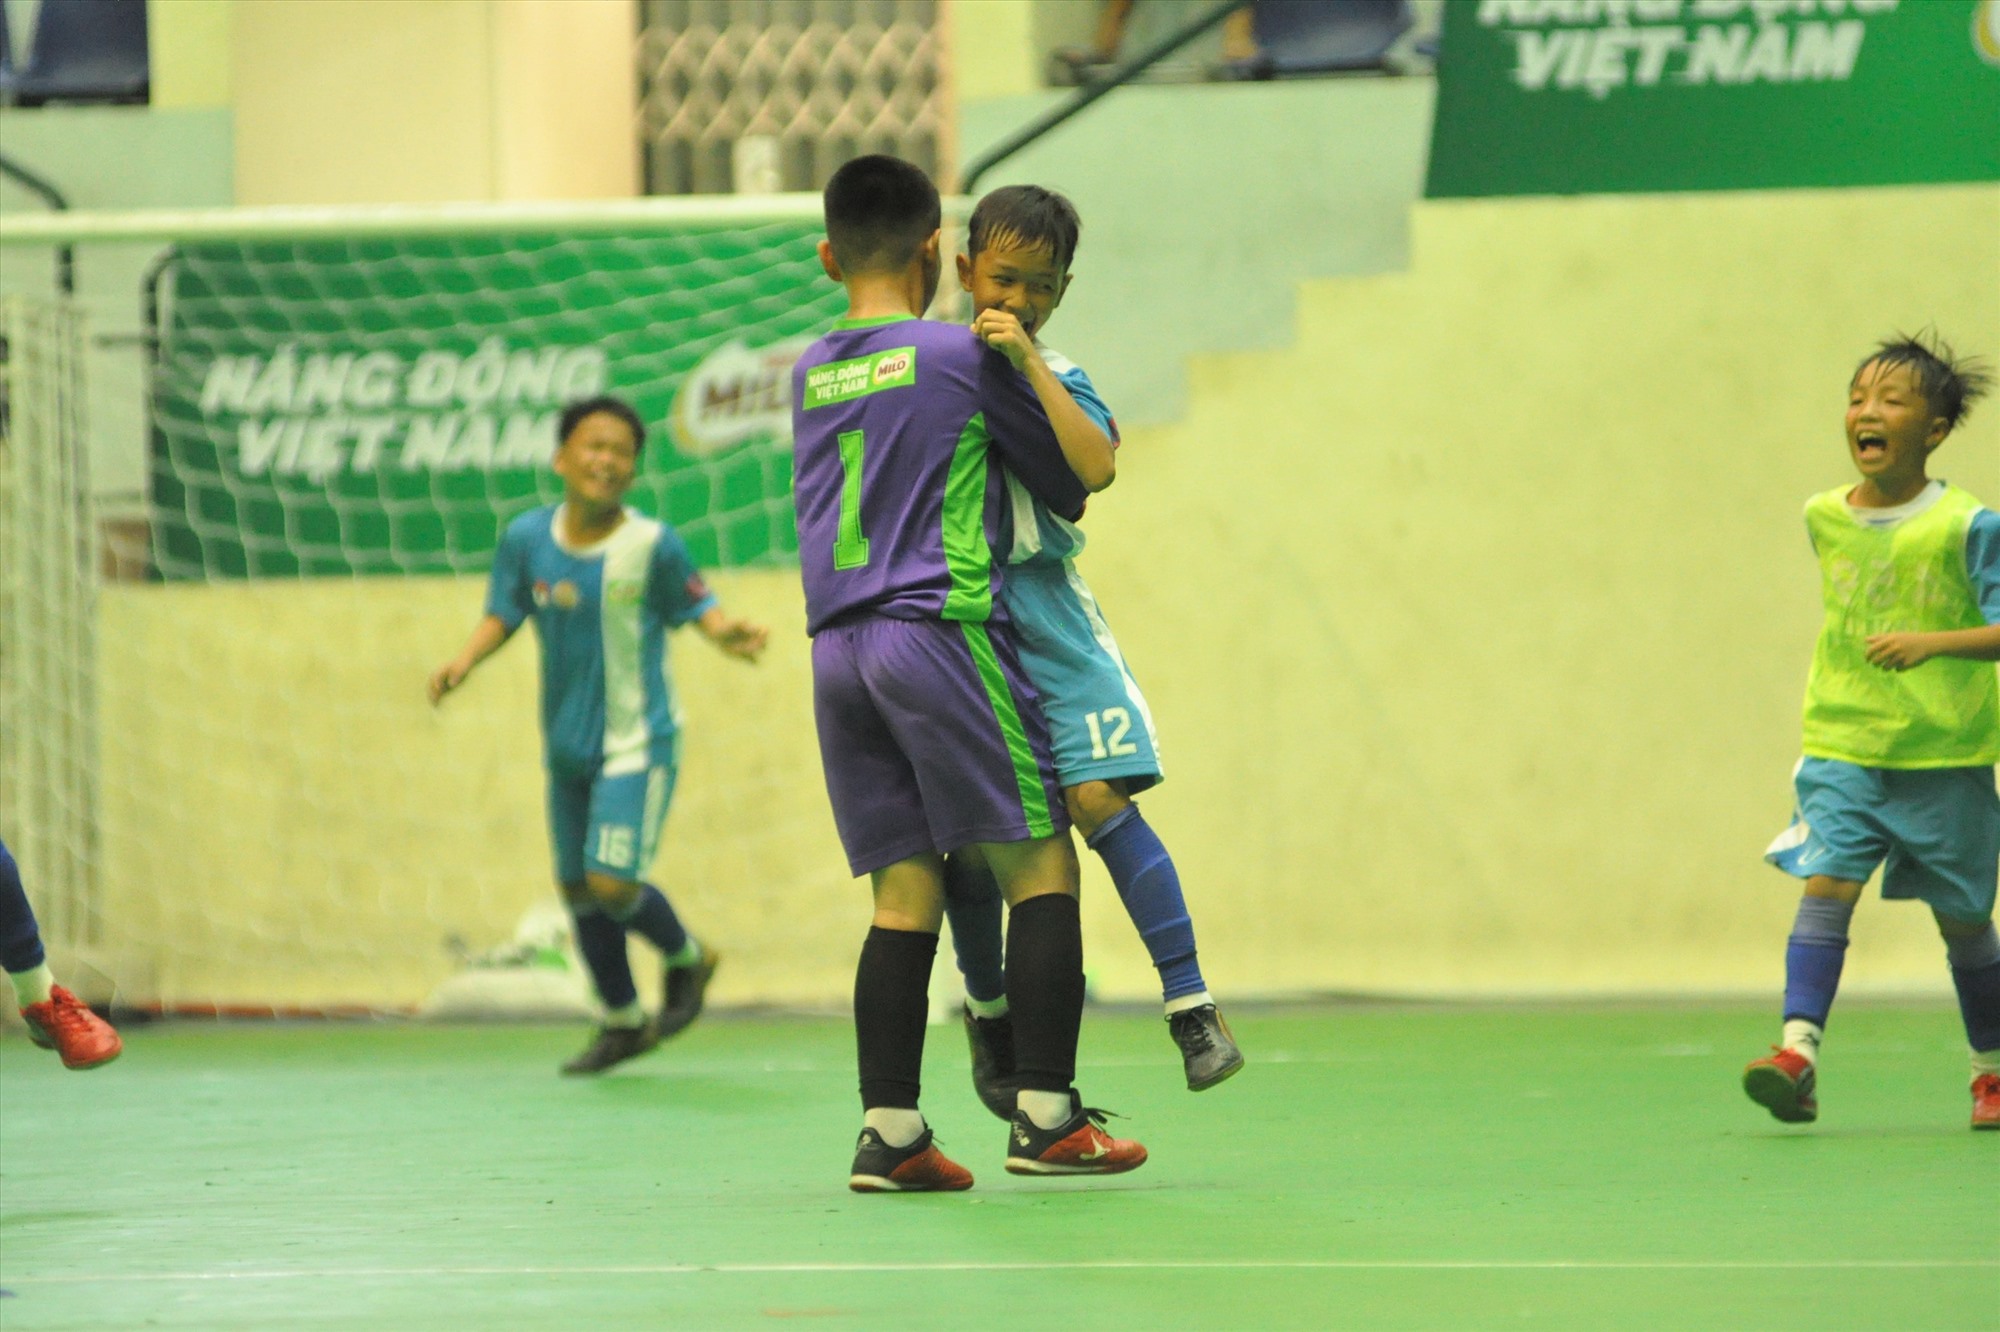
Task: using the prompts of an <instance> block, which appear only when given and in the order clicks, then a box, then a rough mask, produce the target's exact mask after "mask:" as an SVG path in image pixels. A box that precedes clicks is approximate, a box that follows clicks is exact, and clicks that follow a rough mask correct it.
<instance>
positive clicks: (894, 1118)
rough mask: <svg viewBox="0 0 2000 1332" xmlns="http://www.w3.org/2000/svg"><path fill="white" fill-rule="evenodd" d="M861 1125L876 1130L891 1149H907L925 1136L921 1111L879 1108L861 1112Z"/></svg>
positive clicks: (887, 1107)
mask: <svg viewBox="0 0 2000 1332" xmlns="http://www.w3.org/2000/svg"><path fill="white" fill-rule="evenodd" d="M861 1125H862V1127H863V1128H872V1129H874V1130H875V1131H876V1132H877V1133H879V1134H880V1135H881V1136H882V1141H883V1142H886V1143H888V1144H889V1145H890V1146H891V1147H907V1146H909V1145H910V1144H911V1143H913V1142H915V1141H916V1140H917V1139H918V1138H921V1137H923V1136H924V1114H923V1111H921V1110H903V1109H898V1108H896V1107H894V1106H878V1107H877V1108H875V1109H873V1110H864V1111H862V1112H861Z"/></svg>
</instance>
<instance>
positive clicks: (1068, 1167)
mask: <svg viewBox="0 0 2000 1332" xmlns="http://www.w3.org/2000/svg"><path fill="white" fill-rule="evenodd" d="M1070 1107H1071V1110H1070V1117H1069V1118H1068V1119H1066V1120H1064V1121H1063V1122H1062V1123H1061V1124H1059V1125H1057V1126H1056V1127H1055V1128H1052V1129H1044V1128H1036V1127H1035V1121H1034V1120H1032V1119H1029V1118H1028V1116H1027V1113H1026V1112H1025V1111H1019V1110H1017V1111H1015V1112H1014V1123H1013V1127H1012V1128H1011V1129H1009V1130H1008V1133H1007V1173H1008V1174H1010V1175H1118V1174H1123V1173H1124V1172H1125V1171H1127V1170H1137V1169H1138V1168H1139V1167H1140V1166H1142V1165H1144V1164H1146V1149H1145V1148H1144V1147H1141V1146H1140V1145H1139V1144H1138V1143H1136V1142H1131V1141H1128V1140H1127V1139H1124V1138H1114V1137H1112V1136H1111V1135H1110V1134H1108V1133H1106V1132H1105V1131H1104V1120H1105V1118H1106V1112H1105V1111H1103V1110H1093V1109H1091V1108H1090V1107H1088V1106H1086V1105H1085V1104H1084V1103H1083V1098H1082V1097H1080V1096H1078V1095H1077V1094H1076V1093H1075V1092H1071V1093H1070Z"/></svg>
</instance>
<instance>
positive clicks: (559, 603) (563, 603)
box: [549, 578, 582, 610]
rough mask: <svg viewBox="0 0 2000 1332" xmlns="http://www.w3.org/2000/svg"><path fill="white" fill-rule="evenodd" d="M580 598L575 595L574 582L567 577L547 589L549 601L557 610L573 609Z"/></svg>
mask: <svg viewBox="0 0 2000 1332" xmlns="http://www.w3.org/2000/svg"><path fill="white" fill-rule="evenodd" d="M580 600H582V598H581V597H579V596H578V595H577V591H576V584H575V583H572V582H570V581H569V579H567V578H565V579H563V580H562V581H561V582H560V583H557V584H556V585H555V586H554V587H552V588H550V589H549V601H550V602H551V603H552V604H553V605H554V606H555V608H556V609H557V610H575V609H576V603H577V602H578V601H580Z"/></svg>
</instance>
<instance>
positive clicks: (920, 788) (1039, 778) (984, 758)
mask: <svg viewBox="0 0 2000 1332" xmlns="http://www.w3.org/2000/svg"><path fill="white" fill-rule="evenodd" d="M792 439H793V445H792V450H793V478H794V479H793V498H794V501H795V502H796V504H797V506H798V524H799V565H800V569H801V573H802V575H803V577H804V580H805V592H806V630H807V632H808V633H810V634H811V635H813V713H814V718H815V721H816V723H817V726H818V729H819V742H820V762H821V764H822V766H823V767H824V769H825V772H826V789H827V795H828V797H829V799H830V800H831V802H832V805H833V818H834V824H835V826H836V827H837V828H838V829H839V831H840V839H841V843H842V845H843V846H844V847H845V848H846V851H847V860H848V864H849V866H850V867H851V868H852V869H853V871H854V873H856V874H857V875H858V874H867V873H870V872H871V871H874V870H878V869H882V868H884V867H886V866H888V865H891V864H894V863H895V862H897V861H900V860H904V859H907V858H908V857H910V856H914V855H917V854H919V853H921V852H929V851H936V852H950V851H954V850H956V849H958V848H959V847H961V846H964V845H966V844H967V843H970V842H1018V841H1023V840H1026V839H1028V838H1035V837H1046V836H1049V835H1051V834H1052V833H1055V832H1059V831H1061V830H1063V829H1064V828H1066V827H1068V818H1067V816H1066V814H1065V812H1064V809H1063V805H1062V795H1061V788H1060V787H1058V786H1057V784H1056V776H1055V763H1054V759H1053V758H1052V757H1051V754H1050V750H1049V740H1048V727H1047V724H1046V723H1045V722H1044V721H1043V719H1042V714H1041V710H1040V708H1039V707H1038V706H1036V699H1035V693H1034V690H1033V688H1032V687H1031V686H1030V685H1029V684H1028V680H1027V676H1026V674H1025V673H1024V672H1023V671H1022V670H1021V664H1020V661H1019V658H1018V656H1017V654H1016V650H1015V645H1014V639H1013V636H1012V634H1011V633H1010V632H1009V630H1008V627H1007V626H1006V624H1005V623H1004V622H1002V623H995V624H992V625H991V626H989V625H988V623H987V621H989V620H991V619H995V618H996V612H997V611H998V605H997V599H996V598H995V596H994V593H995V591H996V589H997V588H998V586H999V579H1000V573H1001V568H1002V565H1003V564H1004V553H1005V552H1006V550H1007V549H1008V546H1009V543H1010V542H1011V540H1012V531H1011V527H1010V526H1009V524H1010V521H1011V514H1010V508H1009V504H1008V499H1007V486H1006V481H1005V478H1004V475H1003V473H1002V470H1001V468H1000V467H998V466H995V465H994V464H995V463H996V462H998V463H1003V464H1004V465H1005V467H1006V470H1007V471H1010V472H1012V473H1013V474H1014V476H1016V477H1017V478H1019V480H1020V481H1021V482H1022V483H1023V484H1024V485H1025V486H1027V487H1028V488H1029V489H1030V490H1031V491H1033V492H1034V493H1035V494H1036V496H1037V497H1038V498H1040V499H1041V500H1042V501H1043V502H1044V503H1046V504H1047V505H1048V506H1049V507H1050V508H1051V509H1052V510H1054V511H1056V512H1058V513H1061V514H1063V515H1065V516H1071V517H1073V516H1076V515H1078V514H1080V513H1081V511H1082V507H1083V497H1084V488H1083V486H1082V484H1081V483H1080V482H1078V480H1077V479H1076V476H1075V474H1074V473H1072V472H1071V471H1070V469H1069V465H1068V464H1067V463H1066V462H1064V461H1063V456H1062V450H1061V447H1060V446H1059V445H1058V444H1057V443H1056V438H1055V432H1054V431H1053V430H1052V429H1051V428H1050V426H1049V421H1048V417H1047V415H1046V414H1045V413H1044V412H1043V411H1042V408H1041V404H1040V403H1039V402H1038V401H1037V400H1036V398H1035V394H1034V391H1033V390H1032V389H1031V388H1030V387H1029V386H1028V382H1027V380H1026V379H1024V378H1023V377H1022V376H1021V375H1020V374H1019V373H1018V372H1017V371H1015V369H1014V368H1013V366H1012V365H1010V364H1008V362H1007V359H1006V358H1005V357H1004V356H1002V355H1000V353H998V352H996V351H992V350H991V349H989V348H987V347H986V346H984V345H983V344H981V343H980V341H979V340H978V339H977V338H975V337H974V336H973V335H972V333H971V332H970V331H969V330H967V329H964V328H960V327H958V326H956V325H951V324H937V323H931V322H928V321H925V320H920V319H914V318H902V319H888V320H864V321H852V322H848V321H843V322H842V323H841V324H840V325H838V326H836V327H835V329H834V331H833V332H831V333H829V334H828V335H827V336H826V337H824V338H822V339H820V340H819V341H818V342H816V343H814V344H813V346H812V347H811V349H809V350H808V351H807V352H806V354H805V355H804V356H803V357H801V358H800V360H799V363H798V368H797V369H796V370H795V371H794V372H793V379H792ZM995 551H1000V552H1002V556H1003V558H1002V559H998V560H996V559H995V558H994V552H995ZM998 618H999V619H1001V620H1002V621H1004V615H1002V616H998Z"/></svg>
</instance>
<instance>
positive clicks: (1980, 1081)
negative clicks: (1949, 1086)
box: [1972, 1073, 2000, 1129]
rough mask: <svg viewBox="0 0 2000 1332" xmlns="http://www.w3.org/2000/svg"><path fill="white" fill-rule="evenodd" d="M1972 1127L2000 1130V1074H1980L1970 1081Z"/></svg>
mask: <svg viewBox="0 0 2000 1332" xmlns="http://www.w3.org/2000/svg"><path fill="white" fill-rule="evenodd" d="M1972 1127H1974V1128H1976V1129H2000V1073H1981V1074H1980V1075H1979V1076H1978V1077H1976V1078H1974V1079H1973V1080H1972Z"/></svg>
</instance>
